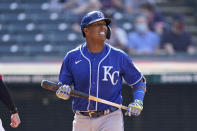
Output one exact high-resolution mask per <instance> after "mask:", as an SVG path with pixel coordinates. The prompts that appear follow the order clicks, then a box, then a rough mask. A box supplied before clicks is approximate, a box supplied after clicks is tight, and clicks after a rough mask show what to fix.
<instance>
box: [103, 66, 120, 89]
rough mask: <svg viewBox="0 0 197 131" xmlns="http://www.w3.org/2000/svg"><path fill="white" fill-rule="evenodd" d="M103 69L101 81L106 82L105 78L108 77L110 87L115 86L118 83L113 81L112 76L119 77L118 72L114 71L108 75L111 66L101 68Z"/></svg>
mask: <svg viewBox="0 0 197 131" xmlns="http://www.w3.org/2000/svg"><path fill="white" fill-rule="evenodd" d="M103 68H104V78H103V79H102V80H103V81H108V78H107V76H109V78H110V80H111V83H112V85H116V84H117V83H118V80H114V76H115V75H117V76H119V71H114V72H112V74H110V70H111V69H112V68H113V66H103Z"/></svg>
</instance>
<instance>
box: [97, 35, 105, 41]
mask: <svg viewBox="0 0 197 131" xmlns="http://www.w3.org/2000/svg"><path fill="white" fill-rule="evenodd" d="M98 37H99V39H101V40H106V35H99V36H98Z"/></svg>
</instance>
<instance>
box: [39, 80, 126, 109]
mask: <svg viewBox="0 0 197 131" xmlns="http://www.w3.org/2000/svg"><path fill="white" fill-rule="evenodd" d="M60 86H61V85H58V84H57V83H55V82H52V81H48V80H42V82H41V87H42V88H44V89H47V90H50V91H57V89H58V88H59V87H60ZM70 95H71V96H74V97H81V98H85V99H88V100H92V101H96V102H100V103H103V104H107V105H111V106H114V107H117V108H119V109H123V110H128V107H127V106H124V105H121V104H117V103H114V102H111V101H107V100H104V99H101V98H98V97H95V96H92V95H88V94H86V93H83V92H81V91H77V90H74V89H72V88H71V92H70Z"/></svg>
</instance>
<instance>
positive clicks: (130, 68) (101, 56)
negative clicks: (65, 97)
mask: <svg viewBox="0 0 197 131" xmlns="http://www.w3.org/2000/svg"><path fill="white" fill-rule="evenodd" d="M123 78H124V80H125V81H126V82H127V84H128V85H134V84H135V83H137V82H138V81H139V80H140V79H141V78H142V75H141V73H140V72H139V71H138V70H137V69H136V67H135V66H134V64H133V62H132V60H131V59H130V58H129V56H128V55H127V54H126V53H125V52H123V51H122V50H119V49H116V48H114V47H112V46H111V45H109V44H107V43H105V47H104V49H103V50H102V51H101V52H99V53H91V52H89V51H88V49H87V47H86V44H82V45H80V46H78V47H77V48H75V49H74V50H71V51H70V52H68V53H67V54H66V56H65V58H64V60H63V63H62V67H61V71H60V74H59V82H62V84H66V85H72V84H73V85H74V89H75V90H78V91H81V92H84V93H87V94H89V95H92V96H95V97H99V98H102V99H105V100H108V101H111V102H115V103H118V104H122V96H121V88H122V82H123ZM109 107H110V106H109V105H106V104H102V103H99V102H94V101H90V100H86V99H83V98H73V110H80V111H88V110H105V109H108V108H109Z"/></svg>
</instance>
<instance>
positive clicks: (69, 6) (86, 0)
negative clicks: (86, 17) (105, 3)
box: [50, 0, 101, 15]
mask: <svg viewBox="0 0 197 131" xmlns="http://www.w3.org/2000/svg"><path fill="white" fill-rule="evenodd" d="M100 8H101V3H100V2H99V0H51V2H50V10H51V11H56V12H61V11H67V12H71V13H74V14H77V15H82V14H85V13H86V12H89V11H92V10H99V9H100Z"/></svg>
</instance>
